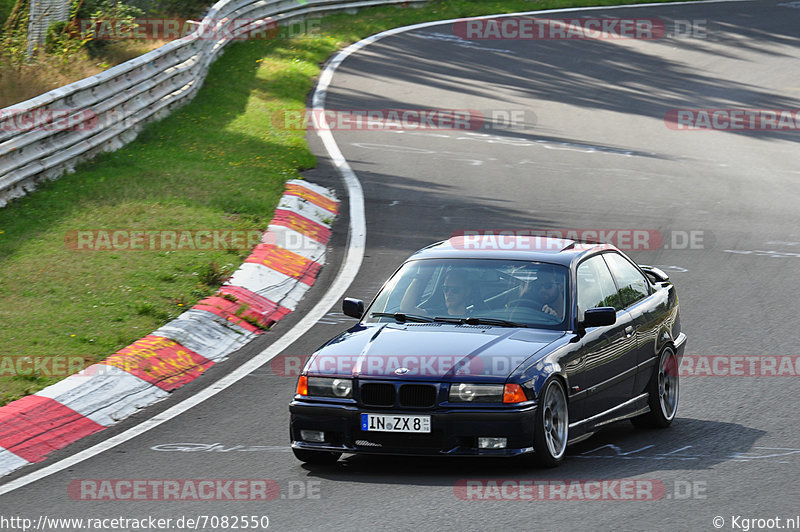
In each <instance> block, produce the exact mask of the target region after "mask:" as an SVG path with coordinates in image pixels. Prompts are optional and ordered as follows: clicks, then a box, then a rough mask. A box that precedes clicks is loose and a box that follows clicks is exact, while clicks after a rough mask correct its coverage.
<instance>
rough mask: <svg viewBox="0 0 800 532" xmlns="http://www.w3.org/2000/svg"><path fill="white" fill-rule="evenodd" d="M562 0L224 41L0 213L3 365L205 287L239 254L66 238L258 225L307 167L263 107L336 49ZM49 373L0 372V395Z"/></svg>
mask: <svg viewBox="0 0 800 532" xmlns="http://www.w3.org/2000/svg"><path fill="white" fill-rule="evenodd" d="M3 1H5V0H0V2H3ZM616 3H618V2H612V1H611V0H608V1H603V2H586V3H585V4H584V5H588V4H616ZM0 5H2V4H0ZM572 5H580V2H570V1H566V0H565V1H546V2H529V1H522V0H517V1H502V2H500V1H474V2H467V1H448V2H442V1H435V2H431V3H429V4H427V5H426V6H425V7H422V8H411V7H397V6H391V7H381V8H372V9H365V10H362V11H360V12H359V13H358V15H356V16H354V15H348V14H338V15H331V16H329V17H327V18H325V19H324V20H323V24H322V27H321V31H319V32H315V33H314V34H313V35H310V36H300V37H295V38H292V39H283V38H281V39H273V40H269V41H253V42H243V43H236V44H233V45H231V46H230V47H229V48H228V49H227V51H226V53H225V54H224V55H223V56H222V57H221V58H220V59H219V60H218V61H217V62H216V63H215V64H214V65H213V67H212V69H211V72H210V74H209V76H208V78H207V79H206V82H205V85H204V87H203V88H202V90H201V91H200V93H199V94H198V96H197V97H196V98H195V100H194V101H193V102H192V103H191V104H189V105H188V106H185V107H183V108H182V109H180V110H179V111H177V112H175V113H174V114H173V115H171V116H170V117H169V118H168V119H166V120H164V121H162V122H159V123H156V124H152V125H150V126H149V127H147V128H146V129H145V130H144V131H143V132H142V133H141V134H140V136H139V138H138V139H137V140H136V141H135V142H133V143H132V144H130V145H128V146H127V147H125V148H123V149H122V150H119V151H117V152H114V153H110V154H104V155H102V156H100V157H98V158H96V159H95V160H93V161H91V162H89V163H86V164H84V165H82V166H80V167H79V168H78V169H77V171H76V172H75V173H73V174H69V175H66V176H63V177H62V178H60V179H59V180H57V181H55V182H52V183H48V184H46V185H42V186H41V187H40V189H39V190H37V191H36V192H35V193H33V194H30V195H28V196H26V197H24V198H21V199H19V200H16V201H14V202H12V203H11V204H9V205H8V206H7V207H5V208H3V209H0V298H2V306H0V323H2V325H3V326H2V327H0V361H2V360H3V357H19V356H29V357H54V356H57V357H65V358H67V357H70V358H71V357H82V358H83V359H84V360H85V363H86V364H87V365H88V364H91V363H94V362H96V361H99V360H102V359H103V358H105V357H107V356H109V355H111V354H112V353H114V352H115V351H117V350H119V349H121V348H123V347H125V346H127V345H129V344H130V343H132V342H133V341H135V340H137V339H138V338H140V337H142V336H144V335H146V334H148V333H150V332H152V331H153V330H155V329H156V328H158V327H159V326H160V325H162V324H163V323H165V322H166V321H168V320H170V319H172V318H174V317H176V316H178V315H179V314H180V313H181V312H183V311H184V310H185V309H186V308H187V307H189V306H191V305H193V304H194V303H195V302H197V301H198V300H199V299H201V298H202V297H205V296H207V295H209V294H211V293H213V291H214V290H215V289H216V287H217V286H218V284H219V280H220V278H222V277H224V276H225V275H226V274H229V273H230V272H231V271H232V270H234V269H235V268H236V267H238V265H239V264H240V263H241V261H242V259H243V257H244V256H246V255H247V253H248V252H247V251H234V252H232V251H230V250H228V251H226V250H216V251H169V252H168V251H116V252H111V251H76V250H73V249H69V248H68V247H67V246H66V245H65V241H64V239H65V235H67V234H68V233H69V232H70V231H75V230H92V229H125V230H165V229H166V230H172V229H180V230H191V229H198V230H209V229H212V230H225V229H254V228H257V229H265V228H266V226H267V224H268V223H269V220H270V218H271V216H272V212H273V210H274V208H275V206H276V204H277V201H278V199H279V197H280V195H281V193H282V191H283V187H284V183H285V181H286V180H287V179H293V178H297V177H299V176H300V174H299V172H300V171H302V170H303V169H307V168H311V167H313V166H314V164H315V159H314V157H313V155H312V154H311V153H310V152H309V150H308V147H307V145H306V142H305V139H304V135H305V132H304V131H284V130H281V129H276V128H275V127H273V125H272V123H271V121H270V120H269V119H267V117H269V116H271V115H272V114H274V113H279V112H280V110H282V109H299V108H303V107H304V106H305V99H306V95H307V93H308V91H309V90H310V89H311V87H312V86H313V82H314V78H315V76H316V75H317V74H318V73H319V65H320V64H322V63H323V62H324V61H325V60H326V58H327V57H328V56H329V55H330V54H331V53H333V52H334V51H335V50H337V49H338V48H341V47H342V46H344V45H345V44H347V43H350V42H353V41H356V40H358V39H360V38H362V37H365V36H367V35H369V34H372V33H375V32H378V31H381V30H384V29H388V28H391V27H396V26H399V25H403V24H410V23H414V22H420V21H425V20H436V19H444V18H455V17H462V16H468V15H481V14H487V13H501V12H513V11H520V10H533V9H545V8H551V7H562V6H572ZM0 368H2V365H0ZM56 380H58V379H57V378H55V377H53V378H50V377H48V376H47V375H40V374H26V375H17V376H9V375H5V376H0V404H4V403H6V402H9V401H11V400H13V399H15V398H18V397H20V396H22V395H25V394H29V393H34V392H36V391H38V390H39V389H41V388H43V387H44V386H47V385H49V384H52V383H53V382H55V381H56Z"/></svg>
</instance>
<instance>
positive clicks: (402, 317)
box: [370, 312, 433, 323]
mask: <svg viewBox="0 0 800 532" xmlns="http://www.w3.org/2000/svg"><path fill="white" fill-rule="evenodd" d="M370 317H372V318H394V319H395V320H397V321H398V322H399V323H405V322H407V321H411V322H417V323H430V322H432V321H433V319H432V318H429V317H428V316H418V315H416V314H403V313H402V312H372V313H370Z"/></svg>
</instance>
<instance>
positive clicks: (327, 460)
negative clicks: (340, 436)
mask: <svg viewBox="0 0 800 532" xmlns="http://www.w3.org/2000/svg"><path fill="white" fill-rule="evenodd" d="M292 452H293V453H294V457H295V458H297V459H298V460H300V461H301V462H305V463H306V464H313V465H326V464H334V463H336V461H337V460H338V459H339V457H340V456H342V453H336V452H333V451H309V450H306V449H292Z"/></svg>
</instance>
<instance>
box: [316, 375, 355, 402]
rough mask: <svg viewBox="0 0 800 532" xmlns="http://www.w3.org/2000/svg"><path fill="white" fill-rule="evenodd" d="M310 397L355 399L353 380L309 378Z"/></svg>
mask: <svg viewBox="0 0 800 532" xmlns="http://www.w3.org/2000/svg"><path fill="white" fill-rule="evenodd" d="M308 395H318V396H322V397H340V398H343V399H345V398H346V399H349V398H351V397H353V379H331V378H328V377H309V378H308Z"/></svg>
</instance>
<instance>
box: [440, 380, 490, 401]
mask: <svg viewBox="0 0 800 532" xmlns="http://www.w3.org/2000/svg"><path fill="white" fill-rule="evenodd" d="M450 401H451V402H454V403H502V402H503V385H502V384H468V383H466V382H462V383H453V384H451V385H450Z"/></svg>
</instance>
